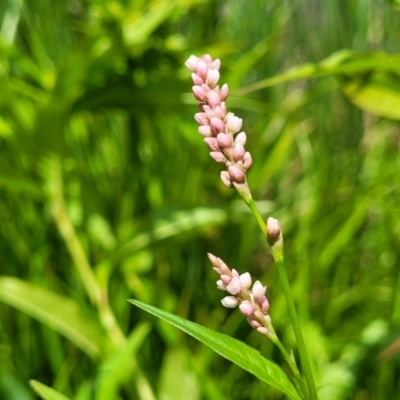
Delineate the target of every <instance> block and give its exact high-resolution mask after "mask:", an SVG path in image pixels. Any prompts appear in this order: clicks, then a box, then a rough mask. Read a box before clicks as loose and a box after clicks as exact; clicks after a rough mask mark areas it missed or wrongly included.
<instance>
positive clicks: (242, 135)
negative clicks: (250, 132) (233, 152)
mask: <svg viewBox="0 0 400 400" xmlns="http://www.w3.org/2000/svg"><path fill="white" fill-rule="evenodd" d="M246 140H247V136H246V134H245V133H244V132H240V133H238V134H237V136H236V138H235V144H236V143H241V144H242V145H243V147H244V145H245V144H246Z"/></svg>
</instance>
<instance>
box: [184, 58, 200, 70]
mask: <svg viewBox="0 0 400 400" xmlns="http://www.w3.org/2000/svg"><path fill="white" fill-rule="evenodd" d="M198 63H199V59H198V57H196V56H193V55H192V56H190V57H189V58H188V59H187V61H186V62H185V65H186V66H187V67H188V68H189V69H190V70H191V71H193V72H195V71H196V69H197V65H198Z"/></svg>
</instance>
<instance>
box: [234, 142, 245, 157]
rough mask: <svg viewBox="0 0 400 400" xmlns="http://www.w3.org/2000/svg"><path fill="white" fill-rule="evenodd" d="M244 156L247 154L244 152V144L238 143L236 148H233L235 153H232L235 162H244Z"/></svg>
mask: <svg viewBox="0 0 400 400" xmlns="http://www.w3.org/2000/svg"><path fill="white" fill-rule="evenodd" d="M244 154H245V150H244V147H243V145H242V143H236V144H235V147H234V148H233V153H232V157H233V159H234V160H235V161H239V160H242V159H243V156H244Z"/></svg>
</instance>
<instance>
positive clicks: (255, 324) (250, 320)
mask: <svg viewBox="0 0 400 400" xmlns="http://www.w3.org/2000/svg"><path fill="white" fill-rule="evenodd" d="M247 322H248V323H249V324H250V325H251V326H252V327H253V328H254V329H257V328H260V327H261V326H262V325H261V324H260V323H259V322H258V321H257V320H256V319H254V317H248V318H247Z"/></svg>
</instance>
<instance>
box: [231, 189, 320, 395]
mask: <svg viewBox="0 0 400 400" xmlns="http://www.w3.org/2000/svg"><path fill="white" fill-rule="evenodd" d="M236 189H237V190H238V192H239V194H240V195H241V196H242V197H243V200H244V201H245V203H246V204H247V205H248V206H249V208H250V210H251V211H252V213H253V214H254V216H255V218H256V220H257V222H258V225H259V226H260V229H261V231H262V233H263V235H264V236H265V237H266V238H267V239H268V237H267V230H266V225H265V223H264V220H263V218H262V216H261V214H260V212H259V211H258V209H257V206H256V204H255V202H254V200H253V198H252V196H251V192H250V189H249V187H248V185H247V183H245V184H244V185H243V186H242V187H238V186H236ZM269 244H270V248H271V253H272V256H273V258H274V261H275V264H276V266H277V269H278V275H279V279H280V281H281V284H282V289H283V293H284V295H285V299H286V303H287V306H288V310H289V316H290V319H291V321H292V327H293V331H294V335H295V337H296V342H297V347H298V350H299V356H300V363H301V367H302V371H303V373H304V377H305V380H306V382H307V387H308V394H309V398H310V400H318V396H317V390H316V388H315V383H314V377H313V375H312V371H311V365H310V361H309V358H308V354H307V349H306V345H305V343H304V338H303V333H302V331H301V327H300V322H299V318H298V316H297V311H296V306H295V304H294V300H293V297H292V292H291V290H290V285H289V280H288V278H287V274H286V269H285V263H284V259H283V240H282V239H281V240H280V242H279V244H278V243H276V244H278V245H274V244H271V243H269ZM278 347H279V346H278ZM282 347H283V346H282ZM279 348H280V347H279ZM281 351H282V349H281Z"/></svg>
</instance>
